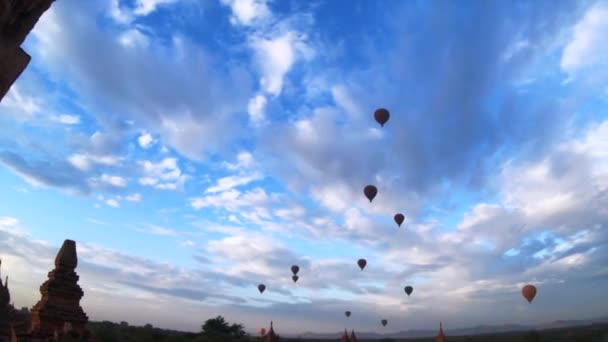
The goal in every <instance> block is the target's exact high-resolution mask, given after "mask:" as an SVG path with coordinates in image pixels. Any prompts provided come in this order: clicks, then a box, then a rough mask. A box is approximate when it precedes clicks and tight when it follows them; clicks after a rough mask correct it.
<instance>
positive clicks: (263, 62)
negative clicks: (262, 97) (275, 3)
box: [250, 32, 300, 96]
mask: <svg viewBox="0 0 608 342" xmlns="http://www.w3.org/2000/svg"><path fill="white" fill-rule="evenodd" d="M298 39H300V38H299V36H298V34H297V33H295V32H287V33H284V34H283V35H281V36H279V37H275V38H270V39H268V38H264V37H253V38H252V39H251V42H250V45H251V48H252V49H253V50H254V52H255V54H256V60H257V63H258V65H259V66H260V68H261V72H262V78H261V80H260V85H261V86H262V89H264V91H266V92H267V93H269V94H272V95H274V96H279V95H280V94H281V90H282V88H283V78H284V77H285V75H286V74H287V73H288V72H289V70H290V69H291V67H292V66H293V64H294V63H295V61H296V58H297V55H296V53H297V51H296V44H297V43H298Z"/></svg>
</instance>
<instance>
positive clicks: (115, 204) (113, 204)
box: [106, 198, 120, 208]
mask: <svg viewBox="0 0 608 342" xmlns="http://www.w3.org/2000/svg"><path fill="white" fill-rule="evenodd" d="M106 204H107V205H109V206H110V207H114V208H118V207H120V203H118V201H117V200H116V199H114V198H109V199H107V200H106Z"/></svg>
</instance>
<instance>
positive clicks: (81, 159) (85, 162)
mask: <svg viewBox="0 0 608 342" xmlns="http://www.w3.org/2000/svg"><path fill="white" fill-rule="evenodd" d="M122 160H123V158H120V157H116V156H111V155H94V154H87V153H77V154H73V155H71V156H69V157H68V162H69V163H70V164H72V165H73V166H74V167H75V168H77V169H80V170H82V171H88V170H90V169H91V167H92V166H93V165H94V164H97V165H104V166H117V165H119V164H120V162H121V161H122Z"/></svg>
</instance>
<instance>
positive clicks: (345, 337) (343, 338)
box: [340, 329, 350, 342]
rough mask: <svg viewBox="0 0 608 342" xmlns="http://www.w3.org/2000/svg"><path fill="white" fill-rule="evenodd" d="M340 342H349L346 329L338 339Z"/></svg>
mask: <svg viewBox="0 0 608 342" xmlns="http://www.w3.org/2000/svg"><path fill="white" fill-rule="evenodd" d="M340 342H350V338H348V333H347V332H346V329H344V333H343V334H342V338H340Z"/></svg>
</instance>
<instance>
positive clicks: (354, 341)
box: [350, 330, 358, 342]
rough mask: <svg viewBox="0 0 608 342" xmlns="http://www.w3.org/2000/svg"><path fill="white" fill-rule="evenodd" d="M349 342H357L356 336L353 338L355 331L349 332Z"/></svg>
mask: <svg viewBox="0 0 608 342" xmlns="http://www.w3.org/2000/svg"><path fill="white" fill-rule="evenodd" d="M350 342H358V341H357V336H355V330H351V332H350Z"/></svg>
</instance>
